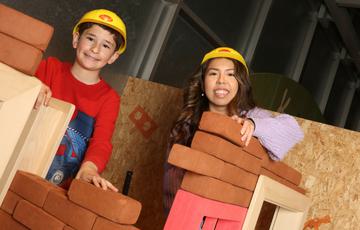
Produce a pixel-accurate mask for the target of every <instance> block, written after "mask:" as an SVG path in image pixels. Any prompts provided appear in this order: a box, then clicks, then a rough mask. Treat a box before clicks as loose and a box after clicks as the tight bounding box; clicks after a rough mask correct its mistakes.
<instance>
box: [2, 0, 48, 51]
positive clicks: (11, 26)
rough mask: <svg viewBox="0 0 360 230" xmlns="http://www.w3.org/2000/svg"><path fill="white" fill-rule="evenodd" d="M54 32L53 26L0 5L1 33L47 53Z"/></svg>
mask: <svg viewBox="0 0 360 230" xmlns="http://www.w3.org/2000/svg"><path fill="white" fill-rule="evenodd" d="M53 31H54V29H53V27H52V26H50V25H48V24H46V23H44V22H41V21H39V20H37V19H35V18H33V17H30V16H28V15H25V14H23V13H22V12H19V11H17V10H15V9H12V8H10V7H7V6H5V5H4V4H0V32H2V33H4V34H8V35H10V36H11V37H13V38H16V39H17V40H20V41H24V42H25V43H27V44H29V45H31V46H34V47H36V48H37V49H39V50H41V51H45V49H46V48H47V46H48V44H49V41H50V39H51V37H52V34H53Z"/></svg>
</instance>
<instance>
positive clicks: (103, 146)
mask: <svg viewBox="0 0 360 230" xmlns="http://www.w3.org/2000/svg"><path fill="white" fill-rule="evenodd" d="M119 107H120V97H119V96H118V95H117V94H116V93H115V91H114V92H113V93H112V94H110V97H109V99H108V100H107V102H106V103H105V104H104V105H103V107H102V108H101V110H100V112H99V114H98V116H97V117H96V122H95V127H94V133H93V136H92V138H91V139H90V142H89V147H88V149H87V151H86V154H85V158H84V160H83V164H82V165H81V167H80V170H79V172H78V174H77V176H76V177H77V178H81V179H83V180H85V181H87V182H90V183H93V184H94V185H95V186H97V187H101V188H103V189H105V190H106V189H110V190H113V191H118V189H117V188H116V187H115V186H113V185H112V184H111V183H110V182H109V181H107V180H105V179H104V178H102V177H101V176H100V175H99V173H101V172H102V171H103V170H104V168H105V166H106V164H107V162H108V160H109V158H110V155H111V152H112V144H111V138H112V134H113V131H114V128H115V122H116V119H117V116H118V113H119Z"/></svg>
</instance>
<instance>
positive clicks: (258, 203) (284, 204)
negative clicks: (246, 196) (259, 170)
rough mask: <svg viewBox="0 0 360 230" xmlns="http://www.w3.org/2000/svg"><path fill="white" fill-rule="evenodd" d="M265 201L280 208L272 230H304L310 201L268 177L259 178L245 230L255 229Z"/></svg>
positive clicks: (246, 219) (275, 216)
mask: <svg viewBox="0 0 360 230" xmlns="http://www.w3.org/2000/svg"><path fill="white" fill-rule="evenodd" d="M264 201H267V202H269V203H272V204H275V205H277V206H278V211H277V213H276V214H275V215H274V219H273V223H272V226H271V227H270V229H274V230H287V229H289V226H291V229H294V230H296V229H302V228H303V224H304V222H305V218H306V215H307V211H308V209H309V207H310V199H309V198H308V197H306V196H304V195H303V194H301V193H299V192H296V191H294V190H292V189H290V188H288V187H287V186H285V185H282V184H280V183H279V182H277V181H274V180H273V179H270V178H268V177H266V176H262V175H261V176H259V180H258V183H257V185H256V188H255V191H254V194H253V197H252V199H251V203H250V206H249V209H248V213H247V215H246V218H245V222H244V226H243V229H254V228H255V226H256V222H257V219H258V217H259V214H260V211H261V207H262V204H263V203H264Z"/></svg>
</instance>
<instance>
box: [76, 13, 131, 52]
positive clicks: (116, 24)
mask: <svg viewBox="0 0 360 230" xmlns="http://www.w3.org/2000/svg"><path fill="white" fill-rule="evenodd" d="M85 22H92V23H98V24H102V25H105V26H107V27H109V28H112V29H113V30H115V31H117V32H119V33H120V35H121V37H122V40H123V43H122V44H121V46H120V47H119V50H118V51H117V52H118V53H119V54H121V53H123V52H124V51H125V49H126V26H125V23H124V22H123V20H122V19H121V18H120V17H119V16H118V15H117V14H115V13H114V12H112V11H110V10H106V9H97V10H92V11H89V12H87V13H85V14H84V15H83V16H82V17H81V19H80V20H79V21H78V23H76V25H75V27H74V29H73V33H76V32H78V31H79V25H80V24H82V23H85Z"/></svg>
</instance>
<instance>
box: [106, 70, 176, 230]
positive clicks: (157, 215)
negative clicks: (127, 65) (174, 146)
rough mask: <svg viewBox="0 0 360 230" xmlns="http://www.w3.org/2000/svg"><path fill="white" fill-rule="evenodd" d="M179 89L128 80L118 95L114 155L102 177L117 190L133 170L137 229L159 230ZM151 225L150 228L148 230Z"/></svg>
mask: <svg viewBox="0 0 360 230" xmlns="http://www.w3.org/2000/svg"><path fill="white" fill-rule="evenodd" d="M181 104H182V103H181V90H180V89H176V88H173V87H169V86H165V85H161V84H157V83H153V82H149V81H145V80H141V79H137V78H132V77H130V78H129V79H128V81H127V83H126V86H125V88H124V90H123V93H122V95H121V106H120V113H119V117H118V119H117V123H116V128H115V132H114V135H113V146H114V148H113V153H112V157H111V159H110V162H109V164H108V165H107V168H106V169H105V171H104V173H103V174H102V175H103V176H104V177H105V178H107V179H109V180H110V181H111V182H112V183H114V184H115V185H116V186H117V187H118V188H119V189H120V190H121V189H122V187H123V183H124V180H125V176H126V172H127V171H132V172H133V175H132V181H131V184H130V190H129V194H128V195H129V196H130V197H132V198H134V199H136V200H138V201H140V202H141V203H142V211H141V214H140V217H139V220H138V223H137V224H136V226H138V227H139V228H140V229H150V228H151V229H154V230H156V229H159V230H160V229H162V228H163V226H164V223H165V218H164V215H163V208H162V180H163V164H164V162H165V152H166V144H167V140H168V137H169V132H170V129H171V127H172V125H173V122H174V121H175V119H176V118H177V117H178V114H179V112H180V106H181ZM150 226H151V227H150Z"/></svg>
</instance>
